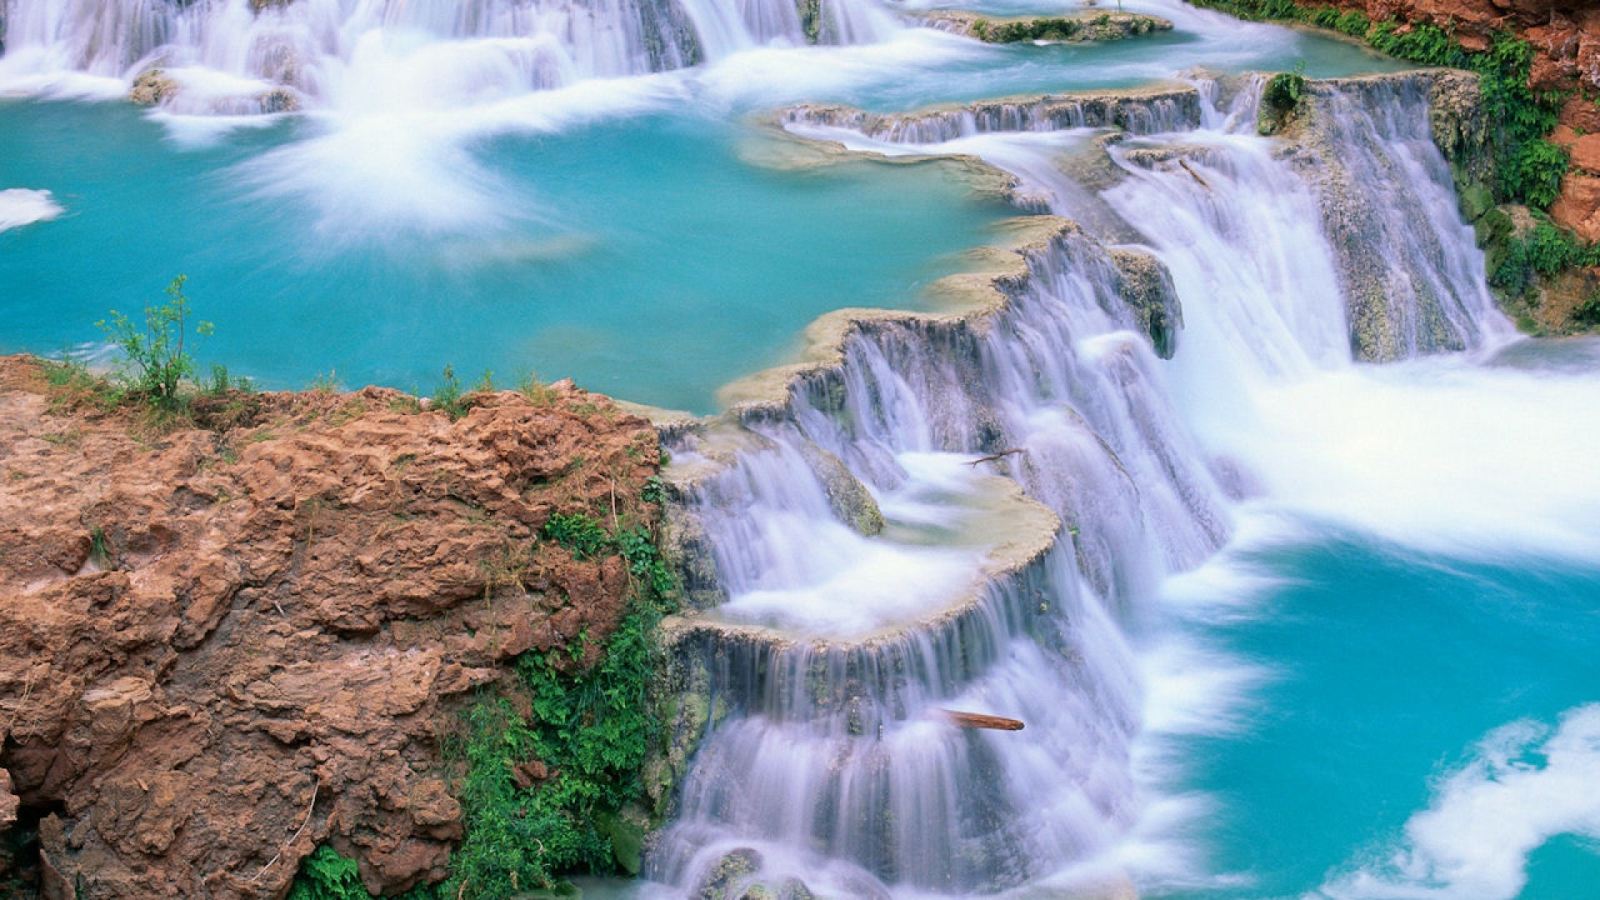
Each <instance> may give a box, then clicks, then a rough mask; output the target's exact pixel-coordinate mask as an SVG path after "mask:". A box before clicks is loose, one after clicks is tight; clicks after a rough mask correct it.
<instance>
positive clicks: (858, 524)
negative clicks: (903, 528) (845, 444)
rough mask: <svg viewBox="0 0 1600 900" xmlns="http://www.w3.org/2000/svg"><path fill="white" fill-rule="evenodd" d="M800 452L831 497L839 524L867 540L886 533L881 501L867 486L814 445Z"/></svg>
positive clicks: (829, 498) (831, 455) (832, 457)
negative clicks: (843, 524)
mask: <svg viewBox="0 0 1600 900" xmlns="http://www.w3.org/2000/svg"><path fill="white" fill-rule="evenodd" d="M800 452H801V454H802V455H804V456H805V459H806V464H807V465H809V466H810V467H811V471H813V472H815V473H816V475H817V479H818V480H820V481H821V482H822V487H823V489H824V490H825V491H827V493H828V505H829V507H831V508H832V509H833V514H834V515H836V516H838V517H839V521H841V522H843V523H845V524H846V525H848V526H850V527H851V529H853V530H854V531H855V532H856V533H858V534H863V535H866V536H867V537H871V536H873V535H875V534H879V533H880V532H882V531H883V525H884V521H883V512H882V510H880V509H878V501H877V500H874V499H873V497H872V492H871V491H869V490H867V487H866V485H864V484H862V483H861V481H860V479H858V478H856V476H855V475H853V474H851V472H850V468H849V467H848V466H846V465H845V464H844V461H843V460H841V459H839V457H837V456H834V455H833V454H832V453H829V452H828V451H826V450H824V449H822V448H821V447H818V446H816V445H815V444H810V443H807V444H803V445H802V446H801V451H800Z"/></svg>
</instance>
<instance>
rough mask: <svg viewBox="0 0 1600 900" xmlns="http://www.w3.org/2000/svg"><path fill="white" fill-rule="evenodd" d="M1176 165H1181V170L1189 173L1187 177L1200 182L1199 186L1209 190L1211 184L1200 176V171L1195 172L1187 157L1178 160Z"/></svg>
mask: <svg viewBox="0 0 1600 900" xmlns="http://www.w3.org/2000/svg"><path fill="white" fill-rule="evenodd" d="M1178 165H1180V166H1183V170H1184V171H1185V172H1188V173H1189V177H1190V178H1193V179H1194V180H1195V181H1198V182H1200V186H1201V187H1203V188H1205V189H1206V190H1208V191H1209V190H1211V185H1209V184H1207V183H1206V180H1205V179H1204V178H1201V177H1200V173H1199V172H1196V171H1195V170H1194V169H1192V168H1190V167H1189V161H1188V160H1187V159H1180V160H1178Z"/></svg>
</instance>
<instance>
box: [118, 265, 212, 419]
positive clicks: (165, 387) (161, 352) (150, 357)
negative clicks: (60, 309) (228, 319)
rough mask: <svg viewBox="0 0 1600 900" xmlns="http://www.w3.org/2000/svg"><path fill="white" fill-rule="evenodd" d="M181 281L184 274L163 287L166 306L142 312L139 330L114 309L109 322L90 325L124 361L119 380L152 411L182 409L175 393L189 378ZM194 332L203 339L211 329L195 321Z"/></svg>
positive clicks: (192, 368)
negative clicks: (126, 370)
mask: <svg viewBox="0 0 1600 900" xmlns="http://www.w3.org/2000/svg"><path fill="white" fill-rule="evenodd" d="M187 281H188V276H186V275H179V276H178V277H177V278H174V279H173V280H172V283H171V284H169V285H167V302H165V303H161V304H158V305H155V306H146V307H145V308H144V325H143V326H142V327H141V326H139V325H136V324H135V323H134V322H133V321H132V320H131V319H129V318H128V317H127V316H125V315H123V314H122V313H120V312H117V311H116V310H114V309H113V310H111V318H110V319H109V320H103V321H101V322H98V323H96V324H98V326H99V327H100V330H102V331H104V332H105V333H106V336H107V337H108V338H109V339H110V340H111V342H112V343H113V344H116V345H117V347H118V348H119V349H121V350H122V353H123V355H124V356H126V357H127V365H128V366H129V368H130V371H129V373H128V374H127V375H126V376H125V377H126V378H127V383H128V388H129V391H130V392H131V393H134V394H137V395H138V396H140V397H142V398H144V399H145V400H147V401H148V402H149V403H150V404H151V405H153V406H157V407H161V408H164V409H169V410H170V409H176V408H177V407H179V406H180V405H181V404H182V402H183V399H182V397H181V396H180V395H179V392H178V391H179V388H180V386H181V385H182V384H183V382H184V380H185V379H188V378H191V377H193V375H194V373H195V364H194V357H192V356H190V355H189V353H188V351H187V349H186V347H185V343H186V341H187V339H188V331H189V298H188V297H187V296H186V295H185V294H184V292H183V287H184V284H185V283H186V282H187ZM195 332H196V333H197V334H199V335H200V336H205V335H209V334H211V332H212V325H211V323H210V322H200V323H198V324H197V325H196V327H195Z"/></svg>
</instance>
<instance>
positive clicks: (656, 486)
mask: <svg viewBox="0 0 1600 900" xmlns="http://www.w3.org/2000/svg"><path fill="white" fill-rule="evenodd" d="M639 499H641V500H643V501H644V502H646V503H654V504H656V505H658V506H659V505H661V504H663V503H665V502H667V483H666V482H665V481H662V480H661V476H660V475H651V476H650V477H649V478H646V479H645V480H644V490H643V491H642V492H640V494H639Z"/></svg>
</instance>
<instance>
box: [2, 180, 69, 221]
mask: <svg viewBox="0 0 1600 900" xmlns="http://www.w3.org/2000/svg"><path fill="white" fill-rule="evenodd" d="M63 212H66V210H65V209H63V208H62V206H61V204H59V203H57V202H56V201H55V197H54V196H53V195H52V194H51V193H50V192H49V191H34V190H28V189H27V188H11V189H9V190H4V191H0V231H8V230H10V229H12V228H21V227H22V226H24V225H32V224H33V223H34V222H47V221H49V220H51V219H54V218H56V217H57V216H59V215H61V214H62V213H63Z"/></svg>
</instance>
